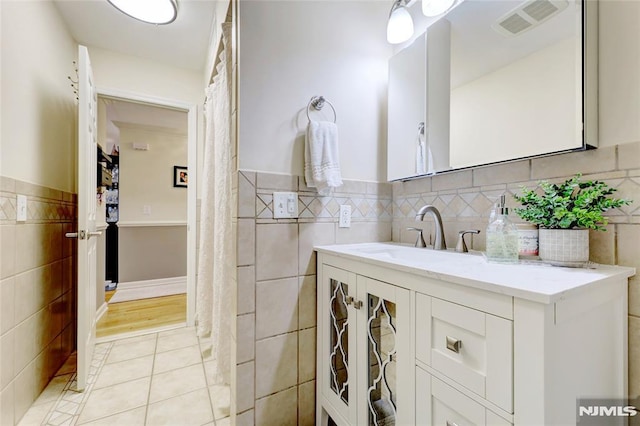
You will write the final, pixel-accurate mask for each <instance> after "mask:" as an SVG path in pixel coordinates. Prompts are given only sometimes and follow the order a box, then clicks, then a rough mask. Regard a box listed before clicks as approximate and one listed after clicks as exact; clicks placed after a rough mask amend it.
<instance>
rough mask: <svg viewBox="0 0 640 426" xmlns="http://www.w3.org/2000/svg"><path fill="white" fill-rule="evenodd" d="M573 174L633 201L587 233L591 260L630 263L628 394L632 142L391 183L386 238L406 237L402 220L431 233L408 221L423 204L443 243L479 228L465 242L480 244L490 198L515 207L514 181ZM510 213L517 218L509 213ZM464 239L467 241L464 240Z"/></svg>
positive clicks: (637, 154) (637, 390) (429, 226)
mask: <svg viewBox="0 0 640 426" xmlns="http://www.w3.org/2000/svg"><path fill="white" fill-rule="evenodd" d="M578 172H581V173H582V174H583V176H584V177H585V178H586V179H598V180H602V181H605V182H606V183H608V184H609V185H610V186H612V187H615V188H616V189H617V192H616V193H615V195H616V197H621V198H629V199H632V200H634V202H633V203H632V204H631V205H630V206H624V207H622V208H620V209H616V210H613V211H610V212H608V213H607V215H608V217H609V225H608V226H607V231H606V232H599V231H591V233H590V252H591V261H593V262H597V263H604V264H617V265H624V266H631V267H635V268H636V270H637V271H638V273H637V274H636V276H635V277H632V278H631V279H630V280H629V393H630V395H631V396H633V397H636V396H638V395H640V288H639V286H640V255H639V254H638V253H640V142H636V143H627V144H622V145H617V146H612V147H605V148H601V149H597V150H591V151H584V152H578V153H567V154H561V155H554V156H549V157H543V158H535V159H531V160H523V161H517V162H513V163H505V164H498V165H493V166H486V167H478V168H474V169H468V170H462V171H457V172H451V173H446V174H442V175H438V176H433V177H427V178H422V179H416V180H411V181H407V182H395V183H394V184H393V240H394V241H400V242H403V243H413V242H414V241H415V232H413V231H407V230H406V228H407V227H409V226H417V225H419V226H420V227H423V228H424V235H425V240H426V241H427V243H428V242H429V236H430V234H432V233H433V222H432V221H431V220H430V219H428V218H426V217H425V223H424V224H417V223H416V222H415V214H416V211H417V210H418V209H419V208H420V207H421V206H423V205H425V204H433V205H435V206H436V207H437V208H438V209H439V210H440V212H441V213H442V219H443V224H444V228H445V237H446V241H447V246H448V247H455V244H456V238H457V235H458V231H460V230H463V229H474V228H475V229H480V230H481V231H482V232H481V233H480V234H479V235H467V237H466V238H468V240H467V244H468V245H469V247H470V248H473V249H475V250H484V249H485V236H484V230H485V229H486V226H487V221H488V217H489V212H490V210H491V206H492V205H493V203H494V202H495V201H496V200H497V199H498V198H499V197H500V195H502V194H506V195H507V204H508V205H509V206H511V207H514V206H516V204H517V203H516V201H515V200H514V199H513V197H512V196H511V195H512V194H514V193H518V192H519V191H520V186H521V185H526V186H527V187H534V186H535V185H536V181H537V180H540V179H544V180H551V181H562V180H565V179H568V178H569V177H571V176H573V175H574V174H575V173H578ZM512 218H513V219H514V220H515V221H519V219H518V218H517V216H516V215H515V214H514V215H513V216H512ZM469 243H471V244H469Z"/></svg>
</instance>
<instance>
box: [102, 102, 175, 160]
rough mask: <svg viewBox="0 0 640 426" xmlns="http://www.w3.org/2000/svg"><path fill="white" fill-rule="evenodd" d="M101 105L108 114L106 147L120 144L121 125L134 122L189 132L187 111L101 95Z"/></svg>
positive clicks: (173, 130) (172, 130)
mask: <svg viewBox="0 0 640 426" xmlns="http://www.w3.org/2000/svg"><path fill="white" fill-rule="evenodd" d="M99 99H100V102H101V105H103V106H104V107H105V109H106V111H105V112H106V116H107V123H106V126H107V129H106V135H107V140H106V141H105V142H106V145H105V147H104V148H105V149H107V152H110V149H109V147H110V146H112V145H114V144H115V145H119V144H120V130H119V126H121V125H123V124H125V125H126V124H133V125H138V126H145V127H157V128H158V129H162V130H169V131H171V132H174V133H181V134H185V135H186V134H187V113H186V112H185V111H179V110H175V109H171V108H164V107H159V106H153V105H149V104H143V103H138V102H130V101H126V100H119V99H110V98H102V97H100V98H99Z"/></svg>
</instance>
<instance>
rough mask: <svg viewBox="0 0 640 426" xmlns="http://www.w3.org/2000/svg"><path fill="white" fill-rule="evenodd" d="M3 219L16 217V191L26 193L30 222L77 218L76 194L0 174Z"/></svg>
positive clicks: (0, 212)
mask: <svg viewBox="0 0 640 426" xmlns="http://www.w3.org/2000/svg"><path fill="white" fill-rule="evenodd" d="M0 180H2V182H1V186H0V188H1V190H0V222H2V223H6V222H15V221H16V204H17V199H16V195H17V194H23V195H26V196H27V222H28V223H60V222H74V221H75V220H76V219H77V196H76V194H72V193H69V192H63V191H59V190H56V189H52V188H47V187H44V186H39V185H34V184H30V183H26V182H21V181H17V180H14V179H11V178H7V177H4V176H2V177H0Z"/></svg>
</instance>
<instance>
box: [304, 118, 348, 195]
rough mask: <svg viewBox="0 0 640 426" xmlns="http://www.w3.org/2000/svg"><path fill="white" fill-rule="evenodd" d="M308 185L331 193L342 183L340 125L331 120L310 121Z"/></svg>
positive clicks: (306, 150) (306, 151) (306, 159)
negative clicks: (339, 148)
mask: <svg viewBox="0 0 640 426" xmlns="http://www.w3.org/2000/svg"><path fill="white" fill-rule="evenodd" d="M304 177H305V180H306V182H307V186H308V187H311V188H314V187H315V188H318V193H319V194H320V195H329V194H330V193H331V192H332V191H333V189H334V188H337V187H339V186H341V185H342V177H341V174H340V157H339V155H338V126H336V124H335V123H331V122H329V121H309V125H308V126H307V137H306V141H305V147H304Z"/></svg>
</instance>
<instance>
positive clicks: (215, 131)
mask: <svg viewBox="0 0 640 426" xmlns="http://www.w3.org/2000/svg"><path fill="white" fill-rule="evenodd" d="M230 42H231V24H229V23H225V24H222V43H223V49H222V52H221V53H220V56H219V63H218V65H217V66H216V71H217V72H216V75H215V77H214V79H213V83H212V84H211V85H210V86H209V87H208V88H207V90H206V95H207V98H206V103H205V122H206V135H205V146H204V166H203V176H202V180H201V182H202V201H201V207H200V247H199V248H200V252H199V257H198V284H197V301H196V320H197V332H198V336H200V337H207V336H209V335H210V336H211V340H210V342H211V357H212V359H213V379H214V381H215V383H220V384H228V383H229V374H230V347H231V340H230V331H231V329H230V327H231V303H232V297H231V296H232V295H231V280H232V276H233V275H232V274H233V268H234V267H235V253H234V250H233V246H234V242H233V235H232V232H231V220H232V217H231V215H232V204H231V203H232V199H231V198H232V196H231V179H232V173H233V167H232V164H231V143H232V141H231V48H230Z"/></svg>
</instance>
